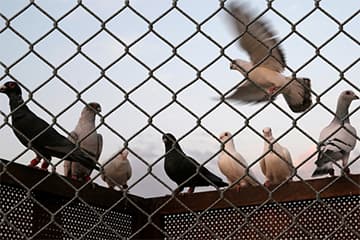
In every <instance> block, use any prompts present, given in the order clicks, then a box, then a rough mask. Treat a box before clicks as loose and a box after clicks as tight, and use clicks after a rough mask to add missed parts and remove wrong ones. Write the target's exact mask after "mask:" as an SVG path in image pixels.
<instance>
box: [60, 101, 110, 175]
mask: <svg viewBox="0 0 360 240" xmlns="http://www.w3.org/2000/svg"><path fill="white" fill-rule="evenodd" d="M99 112H101V106H100V104H98V103H95V102H93V103H89V104H88V105H86V106H85V107H84V108H83V110H82V111H81V116H80V119H79V121H78V123H77V125H76V127H75V130H74V131H72V132H71V133H70V136H69V137H68V139H69V140H70V141H71V142H73V143H77V142H78V143H79V145H80V147H81V148H82V149H84V150H86V151H87V153H89V154H90V155H91V156H93V157H94V159H95V160H96V161H98V160H99V157H100V154H101V151H102V147H103V138H102V135H101V134H98V133H97V132H96V127H95V117H96V114H98V113H99ZM91 171H92V170H91V169H89V168H86V167H84V166H83V165H81V164H80V163H79V162H71V161H68V160H65V161H64V174H65V176H67V177H71V178H72V179H75V180H85V181H89V180H90V174H91Z"/></svg>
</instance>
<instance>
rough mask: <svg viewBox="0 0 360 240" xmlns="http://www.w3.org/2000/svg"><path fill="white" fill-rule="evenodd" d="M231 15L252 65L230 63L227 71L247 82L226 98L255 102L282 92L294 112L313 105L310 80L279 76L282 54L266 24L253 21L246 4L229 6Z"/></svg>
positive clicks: (283, 57) (277, 42)
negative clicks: (229, 70)
mask: <svg viewBox="0 0 360 240" xmlns="http://www.w3.org/2000/svg"><path fill="white" fill-rule="evenodd" d="M230 13H231V14H232V15H233V17H232V23H233V25H234V26H235V27H236V30H237V31H238V33H239V36H240V45H241V47H242V48H243V49H244V50H245V51H246V52H247V53H248V55H249V56H250V60H251V62H247V61H244V60H241V59H235V60H233V61H232V62H231V64H230V69H232V70H237V71H239V72H240V73H241V74H242V75H243V76H244V77H246V78H247V79H246V80H245V81H244V82H243V83H242V84H240V86H239V87H237V89H236V90H235V91H234V92H232V93H231V94H230V95H229V96H226V99H230V100H238V101H240V102H247V103H251V102H252V103H258V102H263V101H268V100H269V99H270V98H271V97H275V96H276V95H277V94H278V93H282V94H283V96H284V98H285V100H286V102H287V104H288V105H289V107H290V109H291V110H292V111H293V112H295V113H297V112H303V111H305V110H306V109H308V108H309V107H310V106H311V104H312V100H311V87H310V79H308V78H293V77H286V76H284V75H283V74H282V72H283V71H284V68H285V67H286V61H285V55H284V53H283V50H282V49H281V47H280V46H279V40H278V39H277V37H276V36H275V34H274V32H273V31H272V29H271V27H270V26H269V24H268V23H267V22H264V21H262V20H259V19H256V20H255V16H253V14H252V13H251V12H250V11H249V10H248V8H247V6H246V5H242V6H237V5H234V4H232V5H230ZM283 86H285V87H284V88H282V87H283Z"/></svg>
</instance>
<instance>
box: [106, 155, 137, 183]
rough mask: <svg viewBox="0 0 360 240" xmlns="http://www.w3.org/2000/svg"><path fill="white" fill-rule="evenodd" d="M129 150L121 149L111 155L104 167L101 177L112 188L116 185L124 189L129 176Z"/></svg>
mask: <svg viewBox="0 0 360 240" xmlns="http://www.w3.org/2000/svg"><path fill="white" fill-rule="evenodd" d="M128 154H129V152H128V151H127V150H123V151H122V152H120V153H119V154H117V155H116V156H114V157H112V158H111V160H110V162H109V163H107V164H106V165H105V167H104V171H103V173H102V175H101V178H102V179H103V180H104V181H105V182H106V183H107V185H108V186H109V188H111V189H113V188H114V187H115V186H118V187H119V188H120V189H126V188H128V186H127V181H128V180H129V179H130V177H131V165H130V162H129V160H128V158H127V156H128Z"/></svg>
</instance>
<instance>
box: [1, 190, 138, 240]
mask: <svg viewBox="0 0 360 240" xmlns="http://www.w3.org/2000/svg"><path fill="white" fill-rule="evenodd" d="M0 190H1V204H0V206H1V211H2V212H4V213H6V218H5V217H2V222H1V225H0V237H1V239H27V238H31V237H33V236H35V238H36V239H77V238H80V237H85V238H86V239H119V238H125V237H129V236H130V235H131V233H132V216H131V215H129V214H125V213H120V212H117V211H111V210H110V211H109V210H107V209H102V208H99V207H96V206H89V205H85V204H83V203H81V202H79V201H73V202H71V203H70V204H68V205H67V206H66V207H65V208H63V209H62V210H61V211H60V212H57V213H56V215H55V220H52V219H51V217H52V214H51V212H49V210H50V209H51V206H52V205H54V197H53V198H46V199H43V201H44V202H42V203H40V202H41V201H42V200H40V198H37V199H36V200H35V198H36V194H31V195H32V197H31V198H29V196H28V194H27V191H26V190H23V189H21V188H18V187H13V186H8V185H3V184H1V185H0ZM55 202H56V204H57V205H59V206H61V205H62V204H65V203H67V201H66V200H65V199H63V198H59V197H58V200H55ZM43 206H45V207H43ZM45 208H46V209H45ZM100 216H101V219H100Z"/></svg>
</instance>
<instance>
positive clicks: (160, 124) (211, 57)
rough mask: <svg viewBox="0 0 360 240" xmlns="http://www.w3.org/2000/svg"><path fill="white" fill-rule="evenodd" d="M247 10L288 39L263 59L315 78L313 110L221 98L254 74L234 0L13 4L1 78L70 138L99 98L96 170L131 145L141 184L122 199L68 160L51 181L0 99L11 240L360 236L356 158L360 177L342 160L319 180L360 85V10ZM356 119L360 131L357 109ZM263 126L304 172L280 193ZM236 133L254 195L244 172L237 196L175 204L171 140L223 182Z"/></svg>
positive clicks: (335, 6)
mask: <svg viewBox="0 0 360 240" xmlns="http://www.w3.org/2000/svg"><path fill="white" fill-rule="evenodd" d="M232 2H237V1H232ZM239 2H243V1H239ZM249 2H250V1H249ZM251 3H252V4H253V5H254V6H255V8H256V7H257V10H256V9H254V12H255V13H254V16H255V19H261V21H269V22H271V25H273V27H274V28H275V30H277V31H278V32H279V35H274V36H273V37H274V38H277V39H278V43H277V44H276V45H274V46H271V47H270V49H269V50H268V52H269V53H268V55H269V56H267V57H270V54H273V51H274V52H275V50H276V48H277V47H278V45H281V46H283V47H284V49H285V53H286V59H287V62H288V63H287V64H286V66H284V69H285V72H286V73H288V75H289V76H292V78H296V77H299V76H304V77H307V78H310V79H311V95H312V99H313V104H312V106H310V107H309V108H307V109H306V110H305V111H303V112H302V113H300V114H298V113H293V112H291V111H290V109H289V107H288V106H287V103H286V101H284V100H283V99H282V98H280V97H278V98H277V99H274V98H270V99H269V100H268V101H265V102H263V103H259V104H254V105H252V104H250V105H240V104H237V103H236V102H233V101H229V100H227V99H224V97H225V96H227V95H229V94H230V93H231V92H232V91H233V90H235V89H236V88H237V87H239V85H240V84H241V83H244V81H246V80H247V77H249V78H250V74H251V72H252V71H253V69H252V70H250V71H249V72H248V73H247V74H248V76H247V77H246V76H245V77H242V76H241V75H240V74H239V73H238V72H236V73H235V72H233V71H230V69H229V65H230V62H232V61H233V59H235V58H238V57H242V55H241V54H243V52H244V51H243V50H242V49H239V48H238V45H239V39H241V38H242V37H244V36H243V35H241V34H239V33H234V32H231V31H232V30H233V27H232V26H231V24H232V23H231V21H229V18H234V16H233V14H232V12H231V8H230V1H217V0H212V1H196V2H190V1H185V0H184V1H151V2H150V1H146V2H145V1H122V2H120V1H101V2H99V1H90V0H89V1H60V0H59V1H40V0H39V1H36V0H35V1H25V0H24V1H20V0H19V1H2V2H1V3H0V9H1V10H0V16H1V18H0V45H1V46H2V47H1V50H0V68H1V71H2V73H0V81H1V83H2V84H4V83H5V82H8V81H15V82H17V83H18V84H19V85H20V86H21V88H22V89H23V94H22V95H23V98H24V101H25V104H27V105H28V106H29V107H30V108H31V109H32V110H33V111H34V112H36V114H37V115H39V116H41V117H42V118H43V119H45V120H46V121H47V122H48V123H50V124H52V125H51V126H53V127H54V128H55V129H57V130H58V131H60V132H61V133H63V135H64V136H67V135H69V134H70V133H71V131H72V129H73V127H74V123H75V121H76V120H77V117H78V116H79V115H80V114H79V113H80V111H81V109H82V108H83V107H84V105H86V104H88V103H89V102H92V101H94V100H96V101H97V102H99V103H100V104H101V106H102V112H101V113H97V114H96V118H99V120H97V121H98V122H97V124H96V130H97V131H98V132H101V134H102V135H103V143H104V144H103V151H102V155H101V158H100V162H101V163H102V164H104V163H105V162H106V161H107V159H110V158H112V156H113V153H114V152H119V149H120V150H122V149H125V148H126V149H127V150H128V151H129V152H130V155H129V159H130V163H131V166H132V172H133V174H132V175H133V176H132V177H131V178H130V180H129V182H128V184H127V185H128V188H127V189H125V190H124V191H114V190H110V189H107V188H105V187H102V186H99V185H105V183H104V182H103V181H102V180H101V173H102V171H103V169H101V171H100V172H99V171H94V172H93V173H92V175H91V176H92V179H91V180H90V181H89V182H83V181H76V180H71V179H69V178H66V177H64V176H63V159H61V160H55V159H53V161H51V162H50V170H49V172H47V171H41V170H37V169H32V168H29V167H26V166H23V165H24V164H25V165H26V164H28V161H29V159H31V158H32V157H33V155H32V154H33V152H32V151H31V144H30V145H28V146H27V147H23V146H22V145H21V144H20V143H19V142H18V141H17V139H16V137H15V136H14V134H13V132H12V130H13V129H14V128H15V127H14V124H13V122H12V121H11V120H12V117H13V113H14V112H15V111H12V110H11V111H9V112H7V111H8V110H7V109H9V106H8V101H7V99H6V100H5V96H2V100H1V102H0V113H1V115H2V117H3V122H2V124H1V126H0V145H1V156H0V157H2V158H4V159H6V160H2V162H1V164H0V167H1V178H0V180H1V185H0V187H1V210H0V213H1V216H2V221H1V224H0V237H1V238H2V239H121V238H130V239H143V238H166V239H173V238H174V239H360V230H359V228H360V223H359V220H358V218H359V214H360V194H359V193H360V190H359V188H360V185H359V184H360V178H359V175H357V174H359V168H360V167H359V166H360V165H359V161H357V159H358V158H359V151H358V149H357V148H355V150H354V151H352V152H351V155H350V159H349V162H348V163H347V165H346V167H348V168H350V170H351V173H352V174H348V172H347V171H345V169H343V166H342V164H341V162H335V163H334V167H335V175H336V176H334V177H332V178H325V179H315V180H313V179H310V176H311V173H312V172H313V170H314V169H315V163H314V158H316V156H317V154H318V150H319V149H317V147H320V145H319V144H320V143H319V141H318V136H319V134H320V131H321V129H323V128H324V127H325V126H326V125H327V124H329V123H330V121H331V119H333V117H334V115H335V114H336V113H335V109H336V106H335V104H336V99H337V97H338V96H339V94H340V92H341V91H343V90H347V89H353V90H354V92H359V91H360V89H359V80H358V76H359V67H358V66H359V53H360V52H359V51H360V47H359V46H360V45H359V41H358V39H359V37H360V36H359V34H358V30H357V22H358V19H359V11H360V3H358V2H357V1H352V2H350V1H349V2H346V3H338V2H336V1H333V2H331V1H326V0H323V1H310V0H308V1H293V2H292V3H289V2H285V1H280V0H274V1H265V0H264V1H262V0H259V1H253V2H251ZM256 11H258V12H256ZM235 18H236V16H235ZM237 20H239V19H237ZM254 22H256V20H254ZM252 24H253V22H251V23H250V24H249V25H248V30H250V34H252V32H251V27H250V26H251V25H252ZM255 33H256V32H255ZM255 38H256V37H255ZM270 40H271V39H270ZM265 45H266V44H265ZM243 58H246V57H243ZM277 60H279V59H277ZM263 61H266V60H263ZM260 64H261V63H260ZM255 67H256V66H255ZM2 84H1V85H2ZM289 84H290V83H288V85H289ZM255 85H256V84H255ZM257 87H258V88H259V89H260V88H261V86H257ZM283 88H284V89H285V88H286V86H283ZM260 91H262V90H260ZM264 93H265V94H266V92H264ZM354 105H355V104H354ZM352 107H353V106H352ZM353 109H354V110H350V113H349V115H350V118H351V120H352V124H353V126H354V127H355V128H356V129H359V127H360V126H359V122H360V121H359V120H360V119H359V112H360V111H359V110H358V109H359V107H358V106H356V107H355V108H353ZM314 119H316V120H314ZM267 126H271V127H272V129H273V132H274V135H275V134H276V135H277V137H276V136H275V139H276V140H275V142H279V143H281V144H283V145H285V146H287V147H288V148H289V150H290V152H291V153H292V158H293V163H294V167H292V168H291V174H290V175H291V176H290V177H289V178H287V180H285V181H283V182H281V183H279V184H276V185H275V186H270V187H269V186H263V185H262V184H263V182H264V181H265V180H266V179H265V178H264V176H263V174H262V173H261V171H260V169H259V168H258V165H259V163H260V161H261V160H262V158H263V157H264V156H265V155H266V153H267V152H266V151H265V153H264V152H263V151H262V150H263V145H264V141H266V140H265V138H264V137H263V133H262V129H263V128H264V127H267ZM343 126H344V123H342V125H341V127H343ZM29 127H31V124H30V126H29ZM224 131H231V132H232V134H233V139H234V140H235V141H236V142H235V143H236V145H238V147H239V149H240V151H241V153H242V154H243V155H244V156H245V157H246V158H247V160H248V163H249V165H248V167H247V170H246V173H247V174H250V173H251V172H253V173H251V174H253V175H252V176H253V177H254V180H255V182H256V183H257V184H258V186H250V187H244V188H241V189H240V190H239V191H236V190H234V189H232V187H234V186H235V185H236V184H238V183H240V182H241V180H243V179H245V176H242V177H239V178H238V179H237V180H236V181H235V183H230V187H224V188H218V187H216V189H215V190H214V188H212V187H211V189H210V188H205V190H209V189H210V190H211V191H209V192H203V193H195V194H180V195H179V194H175V193H176V192H177V190H178V189H177V186H176V185H175V184H174V183H173V181H171V180H170V178H171V177H170V178H169V177H168V176H167V175H166V174H165V172H164V163H163V162H164V159H165V158H166V157H167V156H168V155H169V152H165V151H164V146H163V142H162V141H161V139H162V135H163V134H164V133H166V132H173V133H175V135H177V136H178V142H179V143H180V144H181V145H182V146H183V148H184V151H185V152H187V153H188V154H189V155H191V156H193V157H196V159H197V160H198V161H199V163H200V164H201V166H205V167H207V168H208V169H210V170H211V171H212V172H215V173H216V175H219V176H223V175H220V174H221V173H220V171H219V170H218V167H217V166H216V162H217V159H218V157H219V154H220V153H221V151H222V150H224V144H222V143H221V140H220V139H219V136H218V135H219V133H221V132H224ZM358 139H359V138H358V137H357V136H356V141H357V140H358ZM259 149H260V150H259ZM268 152H269V151H268ZM230 155H231V154H230ZM276 155H279V154H277V153H276ZM280 157H281V158H283V157H282V156H280ZM19 163H20V165H19ZM245 167H246V166H245ZM197 171H200V168H198V169H197ZM200 174H202V173H200ZM291 179H293V180H294V182H292V181H291ZM207 180H209V179H207ZM196 191H198V189H197V190H196ZM200 191H201V190H200ZM162 195H168V196H165V197H159V196H162Z"/></svg>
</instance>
